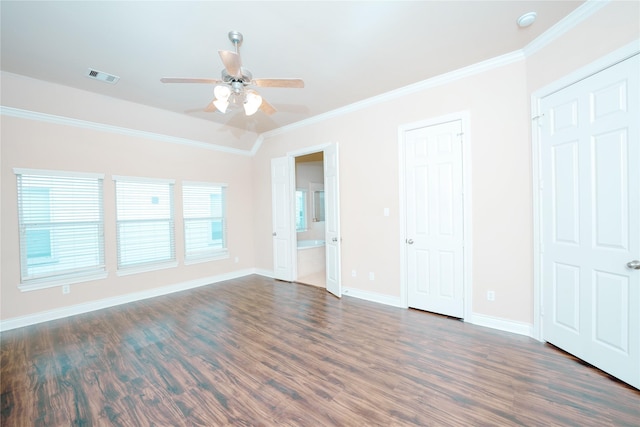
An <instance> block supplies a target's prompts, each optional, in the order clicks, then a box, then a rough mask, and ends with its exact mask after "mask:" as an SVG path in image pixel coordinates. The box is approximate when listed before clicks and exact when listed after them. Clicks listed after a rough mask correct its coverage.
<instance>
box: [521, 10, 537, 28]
mask: <svg viewBox="0 0 640 427" xmlns="http://www.w3.org/2000/svg"><path fill="white" fill-rule="evenodd" d="M537 16H538V14H537V13H535V12H529V13H525V14H524V15H522V16H521V17H520V18H518V21H517V22H518V26H519V27H520V28H524V27H528V26H529V25H531V24H533V23H534V22H535V21H536V17H537Z"/></svg>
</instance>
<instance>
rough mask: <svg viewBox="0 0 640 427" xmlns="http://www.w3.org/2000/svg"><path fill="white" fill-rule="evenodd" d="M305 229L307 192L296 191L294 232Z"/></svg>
mask: <svg viewBox="0 0 640 427" xmlns="http://www.w3.org/2000/svg"><path fill="white" fill-rule="evenodd" d="M306 229H307V190H296V231H305V230H306Z"/></svg>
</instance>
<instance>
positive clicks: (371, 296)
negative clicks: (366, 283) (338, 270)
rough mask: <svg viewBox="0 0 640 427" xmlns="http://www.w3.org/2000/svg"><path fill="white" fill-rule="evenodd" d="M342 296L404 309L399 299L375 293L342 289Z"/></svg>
mask: <svg viewBox="0 0 640 427" xmlns="http://www.w3.org/2000/svg"><path fill="white" fill-rule="evenodd" d="M342 295H344V296H348V297H354V298H360V299H363V300H366V301H371V302H377V303H380V304H385V305H390V306H392V307H402V308H406V307H405V306H404V305H402V302H401V301H400V297H392V296H390V295H385V294H378V293H375V292H367V291H362V290H360V289H354V288H344V287H343V288H342Z"/></svg>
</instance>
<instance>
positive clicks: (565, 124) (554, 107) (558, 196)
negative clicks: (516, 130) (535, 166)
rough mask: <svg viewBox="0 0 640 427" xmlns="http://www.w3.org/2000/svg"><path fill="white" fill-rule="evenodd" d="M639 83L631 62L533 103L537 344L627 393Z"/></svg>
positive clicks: (634, 296) (635, 372)
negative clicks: (598, 372) (593, 369)
mask: <svg viewBox="0 0 640 427" xmlns="http://www.w3.org/2000/svg"><path fill="white" fill-rule="evenodd" d="M639 80H640V60H639V58H638V56H637V55H636V56H635V57H633V58H631V59H628V60H626V61H623V62H621V63H619V64H617V65H614V66H612V67H610V68H608V69H606V70H603V71H601V72H599V73H597V74H595V75H593V76H591V77H588V78H586V79H583V80H581V81H579V82H577V83H575V84H573V85H571V86H569V87H566V88H565V89H562V90H560V91H558V92H555V93H553V94H551V95H549V96H546V97H545V98H542V99H541V101H540V112H541V113H542V114H543V116H542V119H543V120H541V123H540V127H541V129H540V167H541V169H540V176H541V180H542V183H541V185H542V189H541V209H542V211H541V220H542V221H541V239H542V242H541V252H542V255H541V268H542V271H541V278H542V292H543V298H542V302H543V305H542V313H543V322H542V324H543V338H544V340H546V341H548V342H550V343H552V344H554V345H556V346H558V347H560V348H562V349H565V350H566V351H568V352H569V353H572V354H574V355H576V356H577V357H579V358H581V359H583V360H585V361H587V362H588V363H590V364H592V365H594V366H597V367H598V368H600V369H602V370H604V371H606V372H608V373H610V374H612V375H614V376H616V377H618V378H620V379H622V380H623V381H625V382H627V383H629V384H631V385H633V386H635V387H640V270H635V269H632V268H631V267H629V266H628V263H629V262H631V261H633V260H640V134H639V130H638V129H639V124H640V109H639V104H640V99H639V98H640V95H639V94H640V86H639ZM638 264H640V262H639V263H638ZM629 265H631V266H633V264H629Z"/></svg>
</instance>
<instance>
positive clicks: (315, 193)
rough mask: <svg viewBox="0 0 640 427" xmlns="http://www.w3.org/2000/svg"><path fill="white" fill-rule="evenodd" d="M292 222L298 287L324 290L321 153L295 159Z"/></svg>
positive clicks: (322, 160) (325, 279)
mask: <svg viewBox="0 0 640 427" xmlns="http://www.w3.org/2000/svg"><path fill="white" fill-rule="evenodd" d="M295 170H296V172H295V189H296V190H295V194H296V195H295V222H296V250H297V272H298V277H297V279H296V281H297V282H299V283H304V284H307V285H313V286H318V287H322V288H324V287H325V286H326V281H327V275H326V254H325V203H324V153H323V152H322V151H320V152H316V153H311V154H305V155H301V156H297V157H295Z"/></svg>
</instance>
